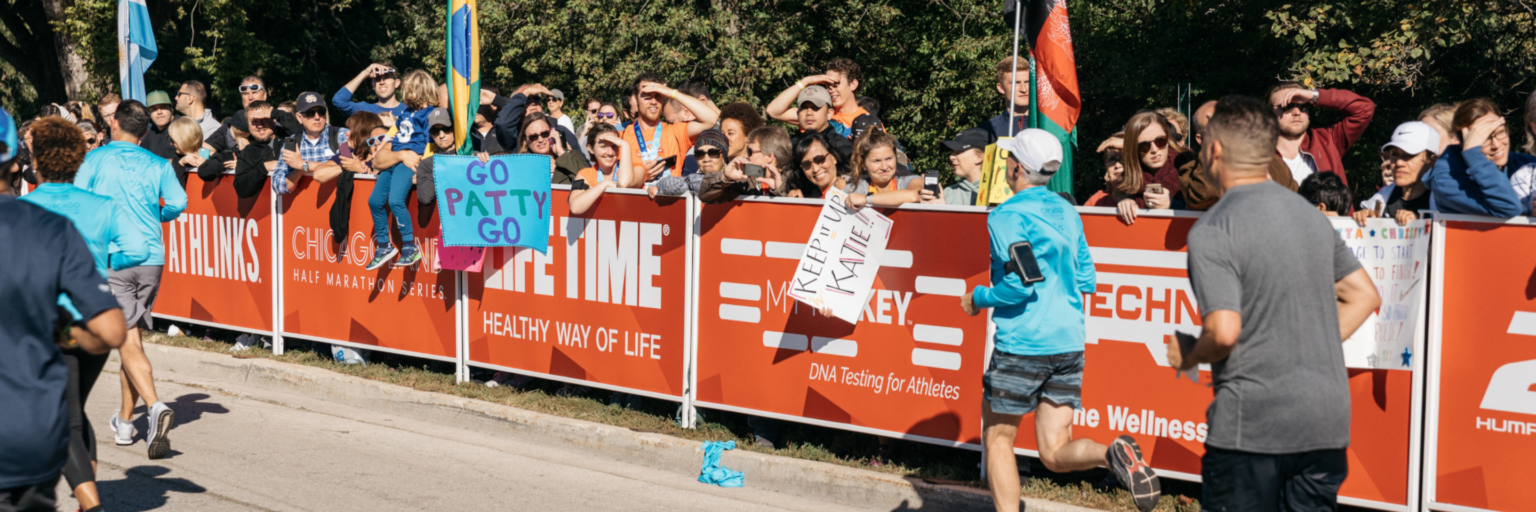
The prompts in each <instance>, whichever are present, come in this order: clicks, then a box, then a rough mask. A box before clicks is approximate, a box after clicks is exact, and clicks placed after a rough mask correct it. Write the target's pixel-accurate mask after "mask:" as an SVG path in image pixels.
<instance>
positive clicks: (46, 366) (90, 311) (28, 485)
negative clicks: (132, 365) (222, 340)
mask: <svg viewBox="0 0 1536 512" xmlns="http://www.w3.org/2000/svg"><path fill="white" fill-rule="evenodd" d="M140 108H142V106H140ZM14 129H15V126H14V124H13V123H12V120H11V116H10V114H9V113H6V112H5V111H4V109H0V134H5V133H12V130H14ZM71 129H72V128H71ZM8 142H13V141H6V140H4V138H0V146H6V147H4V148H0V171H3V170H9V169H10V168H11V166H12V164H13V162H12V160H13V158H14V157H15V150H16V149H15V148H13V147H10V146H11V144H8ZM77 143H78V142H77ZM45 152H49V153H51V152H53V149H47V150H45ZM5 187H6V185H5V184H4V183H0V192H5V190H3V189H4V188H5ZM0 240H5V243H0V261H4V262H5V265H4V266H3V267H0V302H3V303H4V304H5V305H6V307H5V308H3V309H0V376H4V377H3V378H0V408H4V410H5V412H6V418H5V421H0V510H7V511H13V510H14V511H25V512H44V511H48V512H51V511H53V510H55V507H56V506H57V503H56V501H57V495H56V494H55V493H56V491H55V489H56V488H57V487H58V481H59V473H60V471H61V470H64V469H65V468H66V464H67V463H68V461H69V460H70V457H71V456H72V455H75V453H72V450H71V448H70V446H71V443H70V440H71V438H70V432H71V431H70V428H71V425H72V421H71V420H72V419H73V418H72V416H74V417H78V416H77V415H76V413H78V412H80V410H79V408H78V406H77V404H79V403H80V402H79V401H70V400H68V397H67V395H68V394H69V393H68V390H69V388H70V387H71V386H70V377H71V372H70V370H69V368H68V362H67V358H66V357H61V354H60V349H61V348H63V347H62V346H61V345H62V344H65V343H69V344H77V345H78V347H70V348H71V349H73V350H75V351H78V352H79V353H83V354H88V355H92V356H93V357H96V358H99V359H105V355H106V354H107V353H108V352H110V351H111V350H112V349H113V348H117V347H119V346H121V345H122V344H123V337H124V333H123V326H124V323H125V322H124V319H123V313H122V310H121V309H120V308H119V306H118V304H117V302H116V301H115V300H114V299H113V296H112V294H110V293H108V288H107V286H106V282H105V281H104V280H103V279H102V277H101V275H100V274H98V273H97V268H96V265H95V264H94V263H93V261H92V254H91V251H90V249H89V248H88V246H87V245H86V241H85V239H84V238H82V236H81V233H80V232H79V231H78V230H77V229H76V228H75V227H74V225H72V223H71V222H70V221H69V219H66V218H65V217H63V216H60V215H58V214H55V213H52V212H50V211H48V210H46V209H44V208H43V207H40V206H38V205H35V204H31V203H29V202H26V201H21V200H17V199H15V198H13V197H10V196H9V195H8V194H5V193H0ZM61 296H63V297H67V298H68V299H69V301H70V303H71V304H72V305H73V307H74V308H75V311H76V312H77V313H79V320H77V321H75V322H74V323H73V325H71V326H70V327H67V331H66V332H60V331H59V326H60V325H61V323H60V322H59V320H60V318H59V315H60V313H59V312H60V308H59V307H58V302H57V301H58V298H59V297H61ZM60 339H64V340H70V341H68V342H60V341H59V340H60ZM75 375H76V376H78V375H79V374H78V373H76V374H75ZM82 448H84V447H82ZM71 467H72V466H71ZM84 468H85V469H87V470H89V469H90V465H89V463H87V464H86V465H85V467H84ZM71 473H72V474H73V472H71ZM71 487H72V489H73V486H71ZM93 487H94V485H91V486H89V487H86V488H82V489H73V490H77V493H76V498H77V499H78V500H80V502H81V505H82V506H85V505H88V504H90V502H89V500H90V499H92V498H96V496H95V495H94V488H93ZM87 492H88V494H87ZM96 505H99V503H97V504H96Z"/></svg>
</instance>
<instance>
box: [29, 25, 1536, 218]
mask: <svg viewBox="0 0 1536 512" xmlns="http://www.w3.org/2000/svg"><path fill="white" fill-rule="evenodd" d="M23 1H24V0H23ZM1001 3H1002V2H999V1H997V0H932V1H917V0H907V1H892V0H779V1H774V0H650V1H644V2H638V1H632V0H501V1H491V0H482V1H481V3H480V7H481V9H482V12H481V19H480V28H481V45H482V57H481V59H482V60H481V62H482V66H483V69H484V71H485V74H486V76H485V78H484V83H485V84H486V85H488V86H493V87H497V88H499V89H500V90H502V91H510V90H511V89H513V88H515V87H516V86H517V85H519V84H522V83H528V82H539V83H543V84H544V85H546V86H549V87H553V88H559V89H562V90H564V91H565V93H566V95H567V98H570V99H572V100H577V99H580V98H583V97H587V96H594V97H599V98H605V99H613V100H616V99H618V96H619V92H620V91H621V90H622V89H623V88H624V87H625V86H626V85H628V84H629V82H630V81H631V80H633V77H634V76H635V74H636V73H638V72H640V71H654V72H657V73H660V74H661V75H663V76H665V77H667V78H668V79H669V80H674V81H681V80H683V79H685V78H694V79H698V80H703V81H704V82H706V83H708V84H709V85H710V88H711V94H712V96H713V98H714V99H715V100H716V102H717V103H720V104H724V103H725V102H727V101H732V100H745V101H748V102H750V103H752V104H754V105H757V106H759V107H761V106H764V105H766V104H767V102H768V101H769V100H771V99H772V98H773V96H774V95H776V94H777V93H778V92H779V91H781V90H783V89H784V88H785V87H787V86H789V85H791V84H793V83H794V81H795V80H796V79H799V78H801V77H803V76H806V75H811V74H818V73H820V72H821V71H822V66H823V65H824V64H825V63H826V62H827V61H828V60H830V59H832V58H834V57H848V58H852V59H854V60H855V61H857V62H858V63H859V64H860V65H861V66H862V67H863V70H864V74H865V79H864V82H863V84H862V86H861V88H860V94H861V95H867V96H870V97H873V98H874V99H876V100H877V101H879V102H880V104H881V105H882V107H883V110H884V111H883V112H882V113H881V117H882V118H883V119H884V120H885V122H886V125H887V126H888V127H889V129H890V130H891V131H892V133H894V134H895V135H897V136H898V137H899V138H900V139H901V140H902V142H903V143H904V145H905V146H906V147H907V148H908V150H909V151H910V152H911V153H912V154H914V156H915V157H916V165H915V167H917V168H919V169H947V168H948V167H949V165H948V160H947V158H946V157H947V155H946V154H944V153H943V150H942V149H941V147H940V146H939V144H938V143H939V142H940V141H942V140H945V139H947V138H948V137H950V136H953V135H954V134H955V133H956V132H958V131H960V130H961V129H964V128H966V127H970V126H974V125H976V124H978V123H980V122H981V121H983V120H985V119H987V118H988V117H991V116H992V115H995V114H997V113H998V112H1001V110H1002V98H1001V97H1000V96H998V95H997V94H996V92H995V91H994V90H993V84H994V83H995V80H996V76H995V74H994V73H993V71H992V69H993V67H994V66H995V65H996V63H997V62H998V60H1000V59H1001V58H1003V57H1004V56H1006V55H1007V54H1008V53H1009V52H1010V51H1011V44H1012V20H1005V19H1003V17H1002V16H1001V12H1000V11H1001ZM445 4H446V1H445V0H434V1H425V0H265V1H260V2H258V1H256V0H149V7H150V12H151V17H152V19H154V20H155V22H156V24H157V32H156V38H157V39H158V41H159V43H160V51H161V54H160V59H159V60H158V61H157V62H156V63H155V65H154V66H153V67H152V68H151V69H150V72H149V76H148V77H147V81H148V83H149V84H150V86H151V88H165V89H171V88H173V87H174V86H175V84H176V83H178V82H180V81H182V80H186V79H197V80H201V81H203V82H204V83H206V84H208V85H209V89H210V92H211V94H212V103H213V106H214V107H215V109H216V111H217V112H218V113H220V114H228V113H229V112H232V111H233V110H234V109H236V108H238V105H239V95H238V93H237V92H236V91H235V90H234V88H235V85H236V84H237V83H238V82H239V79H240V77H242V76H245V75H248V74H257V75H261V76H263V77H264V78H266V80H267V82H268V84H269V86H271V87H272V88H273V90H274V94H275V95H274V98H275V99H278V100H280V101H281V100H287V99H292V98H293V97H295V96H296V95H297V94H298V93H299V92H301V91H305V90H314V91H319V92H321V93H323V94H325V95H327V96H329V95H330V93H332V92H334V91H335V90H336V89H337V88H338V87H340V86H341V85H342V84H344V83H346V81H347V80H348V79H350V78H351V77H352V76H354V75H356V74H357V72H358V71H359V70H361V69H362V68H363V67H364V66H365V65H366V64H367V63H368V62H370V61H372V60H382V59H389V60H391V61H392V62H394V63H395V64H396V66H397V67H399V68H401V69H407V68H413V67H416V68H423V69H426V70H428V71H430V72H431V73H433V75H434V76H438V77H441V76H442V74H443V72H444V69H443V63H442V62H443V53H444V52H443V37H444V36H443V30H444V28H443V27H444V16H443V10H444V7H445ZM1068 5H1069V8H1070V9H1071V19H1072V29H1073V43H1074V45H1075V48H1076V52H1077V64H1078V76H1079V79H1080V83H1081V84H1082V88H1083V98H1084V112H1083V115H1082V119H1081V122H1080V124H1079V128H1078V129H1079V133H1080V135H1079V139H1080V140H1081V141H1082V144H1081V147H1080V148H1079V149H1078V153H1077V154H1076V157H1077V161H1078V162H1083V164H1081V165H1079V166H1077V168H1076V172H1077V176H1076V177H1075V178H1076V182H1077V183H1078V184H1079V185H1078V191H1077V193H1078V196H1079V198H1083V197H1086V196H1087V195H1089V194H1091V193H1092V192H1093V190H1095V189H1096V188H1097V187H1099V186H1100V185H1101V184H1102V178H1101V176H1100V173H1101V172H1102V170H1101V169H1099V168H1098V166H1097V165H1095V162H1097V161H1098V160H1097V159H1096V158H1094V156H1093V155H1092V154H1091V151H1092V150H1093V149H1094V148H1096V147H1097V146H1098V142H1099V141H1100V140H1102V139H1103V138H1104V137H1105V136H1107V135H1109V134H1110V133H1113V132H1115V131H1117V130H1119V129H1120V128H1121V125H1123V124H1124V122H1125V120H1126V119H1127V118H1129V117H1130V115H1131V114H1133V113H1135V112H1136V111H1137V110H1139V109H1146V108H1159V107H1168V106H1174V105H1175V102H1176V97H1175V90H1176V89H1175V87H1176V84H1180V83H1189V84H1192V85H1193V87H1194V91H1195V94H1194V96H1195V97H1194V98H1193V99H1194V100H1195V101H1196V104H1198V102H1200V101H1203V100H1206V99H1214V98H1216V97H1219V96H1221V95H1225V94H1232V93H1241V94H1249V95H1257V94H1261V93H1262V92H1263V91H1264V89H1265V88H1266V87H1267V86H1268V85H1269V84H1270V83H1273V82H1274V81H1276V80H1280V79H1299V80H1302V81H1304V82H1307V83H1310V84H1313V85H1315V86H1320V87H1345V88H1350V89H1353V90H1355V91H1357V92H1360V93H1361V94H1364V95H1366V96H1367V97H1370V98H1372V99H1374V100H1376V102H1377V105H1378V108H1377V113H1376V120H1375V121H1374V122H1373V123H1372V125H1371V129H1370V131H1369V132H1368V133H1367V134H1366V136H1365V138H1364V139H1362V141H1361V143H1360V144H1357V145H1356V147H1355V149H1354V150H1352V151H1351V152H1350V154H1349V155H1348V156H1347V157H1346V164H1347V166H1348V167H1349V171H1350V182H1351V183H1352V184H1353V185H1354V187H1355V193H1356V195H1365V194H1368V193H1369V192H1373V191H1374V190H1375V186H1374V183H1375V179H1376V178H1375V177H1374V176H1376V167H1377V158H1376V149H1375V148H1376V147H1377V146H1379V145H1380V144H1381V143H1382V142H1384V141H1385V140H1386V138H1387V137H1388V135H1389V134H1390V131H1391V129H1392V128H1393V127H1394V126H1395V125H1396V124H1397V123H1399V122H1402V121H1406V120H1411V119H1412V118H1414V117H1415V115H1416V114H1417V112H1418V111H1419V110H1421V109H1423V108H1425V107H1428V106H1429V105H1431V104H1433V103H1437V102H1448V101H1457V100H1461V99H1466V98H1470V97H1475V96H1489V97H1492V98H1494V99H1495V100H1496V101H1498V102H1499V104H1500V105H1503V106H1504V107H1505V108H1508V109H1511V111H1512V112H1513V111H1514V110H1515V109H1517V108H1518V107H1519V106H1520V105H1521V103H1522V100H1523V98H1524V94H1528V93H1529V92H1530V89H1531V88H1532V87H1533V86H1532V81H1531V79H1532V78H1533V77H1536V30H1533V29H1532V28H1531V27H1533V26H1536V17H1533V11H1532V10H1531V8H1530V7H1528V5H1536V1H1532V0H1473V1H1465V0H1463V1H1456V0H1416V1H1407V0H1348V1H1346V0H1320V1H1317V2H1308V3H1296V4H1289V3H1283V2H1278V1H1272V0H1269V1H1266V0H1259V1H1251V2H1231V1H1227V0H1073V1H1071V2H1070V3H1069V4H1068ZM115 16H116V0H75V2H74V4H73V7H71V9H70V11H69V17H68V19H67V21H66V22H65V23H63V24H61V25H62V26H58V27H56V28H57V29H59V30H63V31H64V32H65V33H67V34H69V36H70V37H72V38H73V39H74V40H75V41H77V42H79V43H80V44H81V48H82V50H81V51H82V52H83V53H85V55H84V57H85V59H86V62H87V65H88V68H89V71H90V74H91V77H92V78H91V81H90V85H92V86H93V87H94V90H96V91H105V90H115V89H116V83H117V60H116V46H115V43H114V42H113V34H114V33H115V20H114V17H115ZM3 35H5V34H0V36H3ZM1026 51H1027V48H1026ZM0 73H4V77H5V80H4V83H3V84H0V92H3V91H5V90H24V89H25V87H24V84H23V83H22V82H23V80H21V79H20V78H19V77H17V78H15V79H13V78H12V77H15V76H16V75H14V74H13V73H9V72H5V70H4V69H3V68H0ZM360 95H361V96H364V97H366V96H370V95H371V93H369V92H368V91H360ZM0 101H5V102H8V103H7V107H12V108H13V110H16V109H14V107H21V108H20V109H19V110H20V111H21V112H23V113H26V112H31V111H35V106H33V105H27V104H25V103H20V102H19V100H18V97H17V96H16V95H10V96H7V95H4V94H0ZM571 103H572V104H571V105H570V107H571V109H572V110H576V108H577V107H576V105H574V103H575V101H572V102H571ZM1514 113H1515V114H1518V112H1514ZM1329 120H1330V119H1329V118H1327V117H1326V116H1324V117H1323V118H1322V119H1320V120H1319V122H1327V121H1329ZM335 121H339V120H335ZM1511 121H1514V122H1513V123H1512V125H1518V124H1519V123H1518V117H1512V118H1511ZM1512 131H1518V130H1512Z"/></svg>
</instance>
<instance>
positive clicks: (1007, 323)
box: [960, 129, 1160, 511]
mask: <svg viewBox="0 0 1536 512" xmlns="http://www.w3.org/2000/svg"><path fill="white" fill-rule="evenodd" d="M998 145H999V147H1000V149H1004V150H1007V151H1008V153H1009V156H1008V160H1007V166H1008V171H1007V174H1006V176H1007V184H1008V188H1010V189H1012V190H1013V192H1014V194H1013V197H1010V198H1008V200H1007V201H1005V202H1003V204H1001V205H999V206H998V207H996V208H994V209H993V210H992V211H991V213H989V214H988V215H987V232H988V234H989V235H990V239H991V242H990V247H991V253H992V267H991V268H992V278H991V286H977V287H976V288H975V289H974V290H970V291H967V292H966V293H965V295H964V296H963V297H961V299H960V307H961V308H962V309H963V310H965V313H966V314H968V315H973V316H974V315H976V314H978V313H980V311H981V310H983V309H988V308H992V309H993V312H992V321H993V322H995V323H996V324H997V333H996V335H995V336H994V337H993V338H994V339H993V341H994V348H993V350H992V357H991V365H990V366H989V367H988V368H987V370H986V373H985V374H983V376H982V381H981V382H982V389H983V396H984V397H985V401H984V402H983V403H982V428H983V434H982V435H983V449H984V450H986V453H987V456H986V457H985V459H986V464H987V467H986V470H987V471H986V473H987V484H988V487H990V488H991V490H992V500H993V505H994V506H995V507H996V508H997V510H999V511H1016V510H1019V509H1020V506H1019V471H1018V468H1017V463H1016V462H1015V460H1014V457H1013V447H1014V441H1015V438H1016V437H1017V436H1018V430H1019V422H1020V421H1022V420H1023V417H1024V415H1026V414H1030V413H1034V415H1035V428H1034V430H1035V432H1036V435H1037V437H1038V439H1039V441H1040V442H1039V447H1038V448H1039V450H1040V461H1041V462H1042V463H1044V464H1045V467H1046V468H1047V469H1050V470H1051V471H1055V472H1059V473H1065V472H1069V471H1083V470H1088V469H1093V468H1095V467H1099V466H1101V465H1102V466H1108V467H1109V468H1110V470H1111V471H1112V473H1113V474H1114V475H1115V477H1116V478H1117V479H1118V480H1119V481H1120V483H1121V485H1124V486H1125V487H1126V488H1127V489H1129V490H1130V491H1131V497H1132V499H1133V500H1134V501H1135V503H1136V506H1137V507H1138V508H1139V509H1140V510H1142V511H1148V510H1152V507H1154V506H1156V504H1157V499H1158V495H1159V494H1160V482H1159V481H1158V478H1157V475H1156V474H1155V473H1154V472H1153V471H1152V468H1151V467H1149V466H1147V464H1146V462H1145V461H1143V460H1142V458H1141V448H1140V447H1139V446H1137V445H1136V441H1134V440H1132V439H1131V437H1130V436H1120V437H1119V438H1116V439H1115V440H1114V442H1113V443H1111V444H1110V446H1104V445H1102V444H1099V443H1096V442H1094V441H1093V440H1091V439H1073V438H1072V417H1073V411H1074V410H1075V409H1079V408H1082V406H1083V404H1082V380H1083V366H1084V364H1085V361H1084V358H1083V346H1084V345H1083V344H1084V343H1085V342H1086V340H1087V331H1086V330H1085V329H1084V316H1083V294H1085V293H1092V292H1093V290H1094V289H1095V288H1094V286H1095V285H1094V283H1095V282H1097V279H1098V278H1097V273H1096V272H1095V270H1094V266H1093V258H1092V256H1090V254H1089V251H1088V242H1087V238H1086V237H1085V236H1084V234H1083V223H1082V219H1080V218H1079V217H1078V215H1077V212H1076V211H1074V210H1073V209H1072V205H1071V204H1070V203H1068V202H1067V201H1066V200H1064V199H1062V198H1061V196H1059V195H1057V194H1056V193H1054V192H1051V191H1050V190H1048V189H1047V188H1046V187H1045V184H1046V183H1049V182H1050V181H1051V177H1053V176H1055V174H1056V171H1057V170H1058V169H1060V167H1061V161H1062V152H1061V142H1060V141H1058V140H1056V137H1055V136H1053V135H1051V134H1050V133H1047V132H1046V131H1044V130H1040V129H1027V130H1025V131H1022V132H1019V133H1018V134H1017V135H1016V136H1015V137H1014V138H1012V139H1010V140H1007V141H1002V142H999V143H998ZM1021 243H1024V244H1027V245H1025V246H1023V247H1025V249H1023V251H1025V252H1026V254H1023V255H1022V256H1020V257H1021V258H1025V259H1026V261H1019V260H1018V259H1016V258H1015V256H1014V255H1015V253H1016V250H1017V249H1018V247H1017V246H1019V244H1021ZM1030 260H1033V261H1030ZM1035 262H1038V265H1029V264H1028V263H1035ZM1030 268H1037V269H1038V270H1037V272H1038V273H1039V275H1038V276H1036V277H1043V280H1038V281H1034V282H1030V281H1026V280H1025V277H1026V274H1027V272H1026V270H1025V269H1030Z"/></svg>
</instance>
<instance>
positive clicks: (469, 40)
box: [445, 0, 480, 155]
mask: <svg viewBox="0 0 1536 512" xmlns="http://www.w3.org/2000/svg"><path fill="white" fill-rule="evenodd" d="M479 17H480V8H479V6H478V5H477V4H476V1H475V0H448V31H447V32H448V37H447V42H446V43H447V45H448V52H447V54H448V79H447V80H446V81H445V83H447V84H448V104H449V106H450V107H451V110H452V112H453V140H454V142H455V143H457V144H458V146H459V154H460V155H468V154H470V153H473V152H474V145H473V142H472V141H471V140H470V137H469V130H470V129H471V128H472V127H473V125H474V122H475V111H477V110H479V109H480V23H479V22H478V21H477V20H478V19H479Z"/></svg>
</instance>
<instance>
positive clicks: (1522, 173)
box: [1506, 91, 1536, 215]
mask: <svg viewBox="0 0 1536 512" xmlns="http://www.w3.org/2000/svg"><path fill="white" fill-rule="evenodd" d="M1525 154H1526V155H1530V154H1536V91H1532V92H1531V96H1530V97H1529V98H1527V99H1526V100H1525ZM1511 158H1513V157H1511ZM1532 160H1533V161H1531V162H1527V163H1525V164H1518V163H1513V162H1512V163H1510V164H1509V165H1507V166H1506V167H1507V168H1510V169H1514V172H1511V173H1510V174H1509V182H1510V186H1511V187H1512V188H1514V190H1515V198H1516V199H1518V200H1519V201H1520V212H1521V213H1522V214H1525V215H1530V214H1531V207H1532V202H1533V201H1536V158H1533V159H1532Z"/></svg>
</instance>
